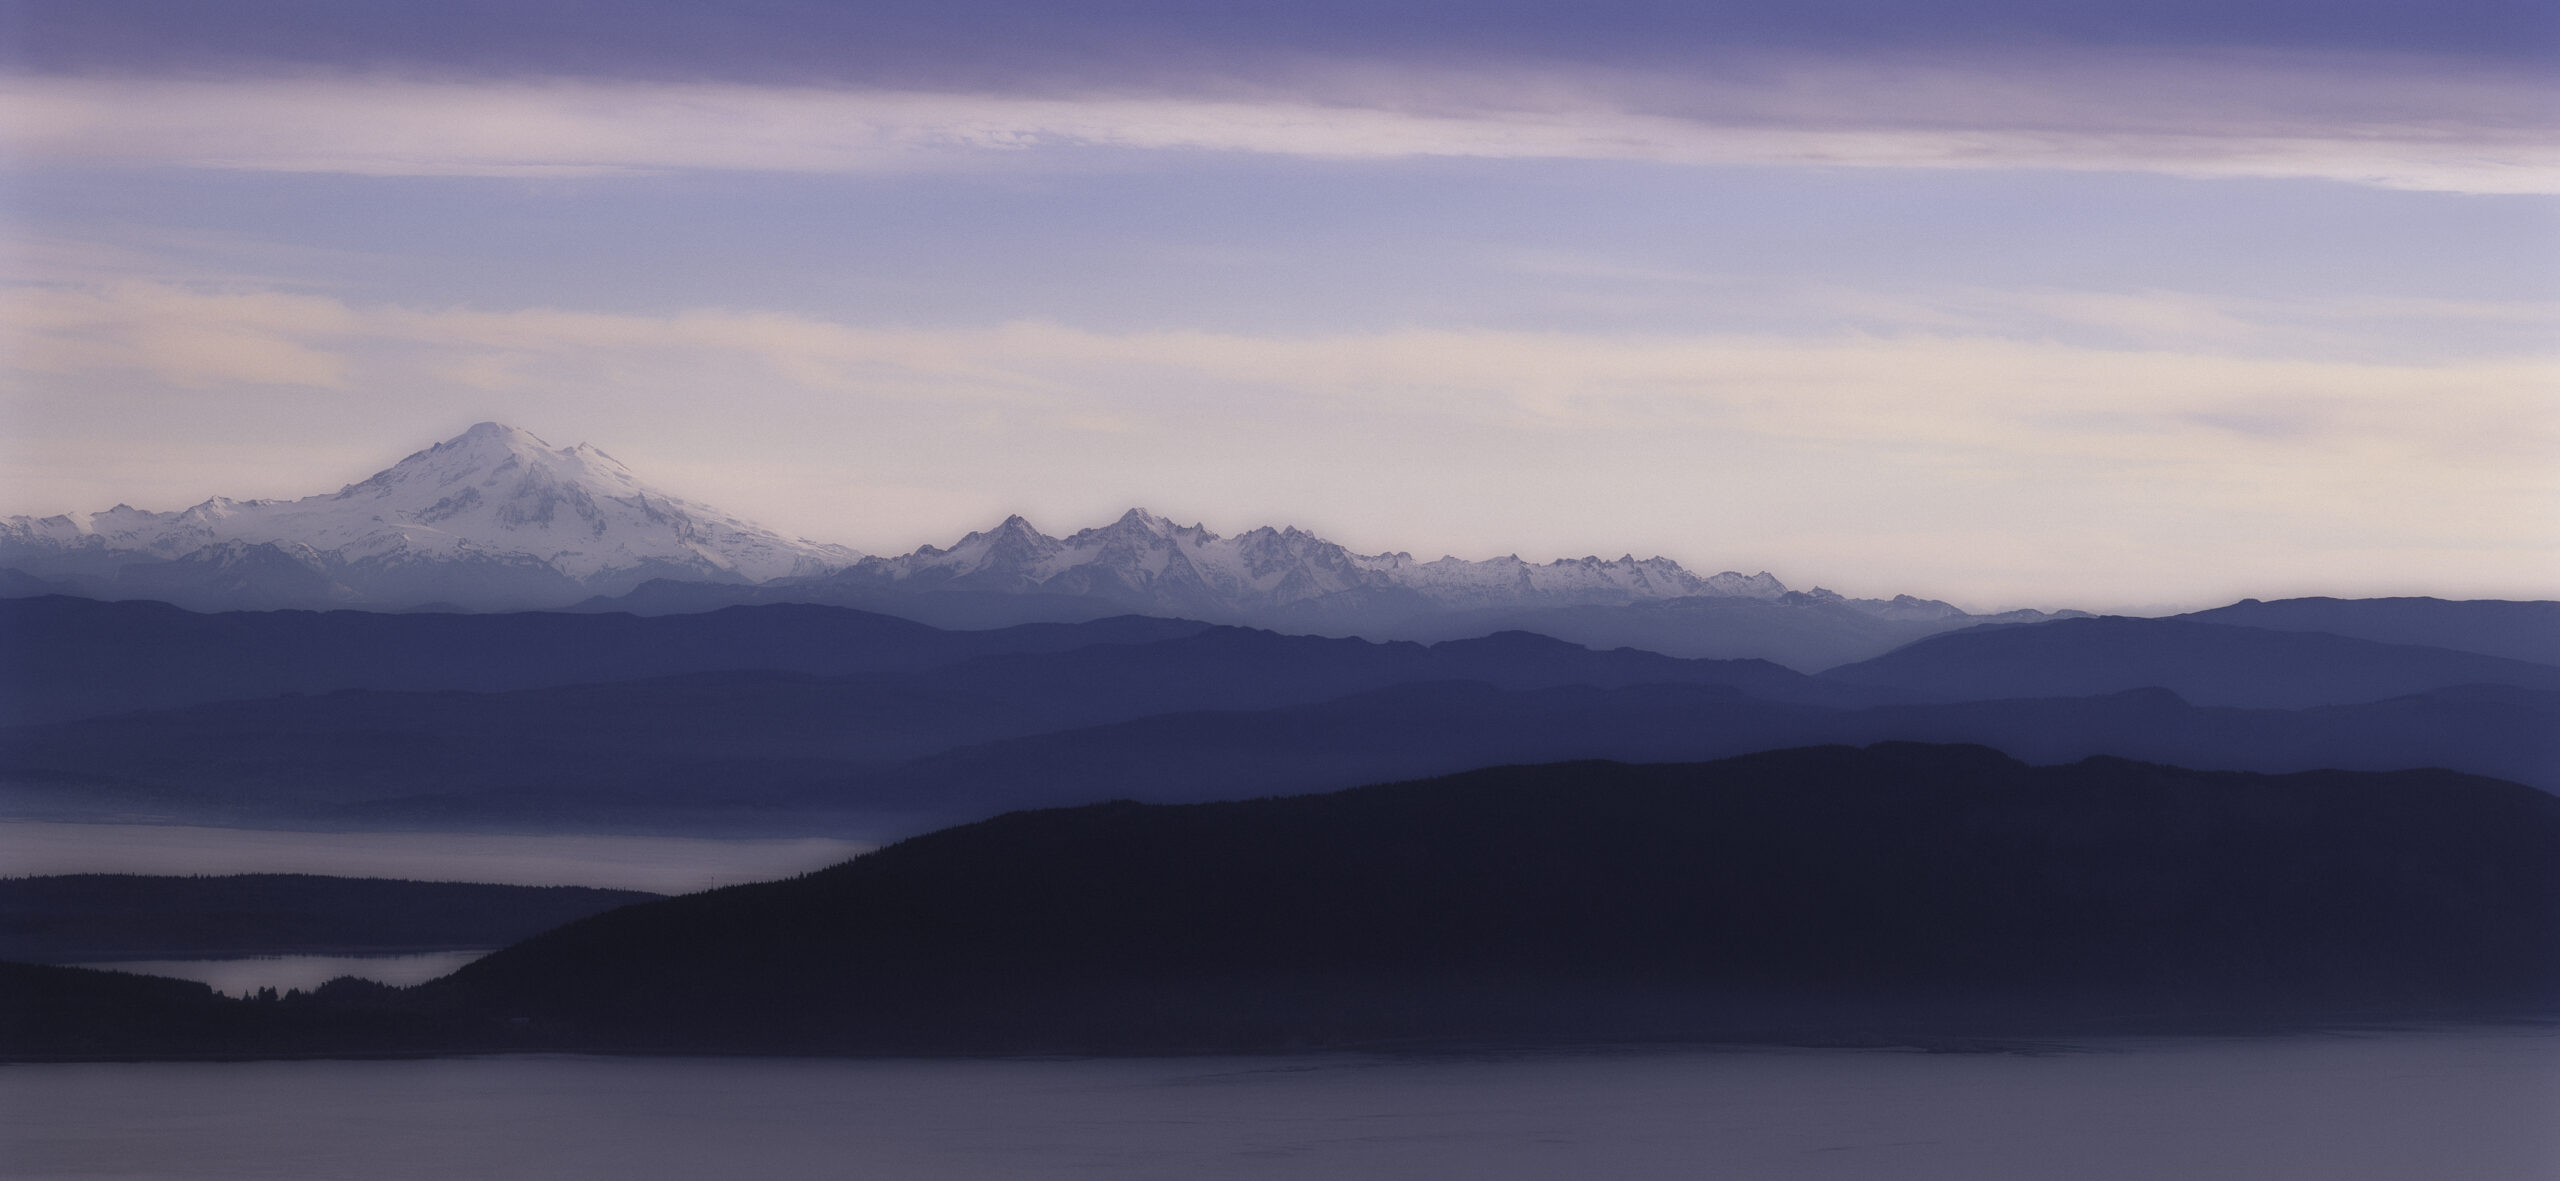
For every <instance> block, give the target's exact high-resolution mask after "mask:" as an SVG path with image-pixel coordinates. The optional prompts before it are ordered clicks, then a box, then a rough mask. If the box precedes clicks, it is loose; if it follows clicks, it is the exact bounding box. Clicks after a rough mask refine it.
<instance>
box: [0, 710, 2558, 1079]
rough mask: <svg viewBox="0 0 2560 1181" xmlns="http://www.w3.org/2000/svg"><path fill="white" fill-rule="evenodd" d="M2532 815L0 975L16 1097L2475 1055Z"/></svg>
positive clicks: (1834, 827)
mask: <svg viewBox="0 0 2560 1181" xmlns="http://www.w3.org/2000/svg"><path fill="white" fill-rule="evenodd" d="M2555 933H2560V799H2555V798H2553V797H2551V796H2549V795H2546V794H2544V793H2541V792H2536V791H2533V790H2531V789H2528V788H2524V787H2521V786H2518V785H2514V784H2508V783H2502V782H2498V781H2494V780H2487V779H2481V778H2476V777H2471V776H2463V775H2457V774H2451V773H2446V772H2434V771H2417V772H2395V773H2379V774H2377V773H2354V772H2335V771H2331V772H2311V773H2302V774H2294V775H2282V776H2263V775H2250V774H2236V773H2205V772H2194V771H2185V770H2180V769H2177V768H2173V767H2165V766H2159V765H2154V764H2145V763H2136V762H2131V761H2126V760H2121V759H2093V760H2087V761H2083V762H2079V763H2074V764H2070V765H2066V766H2054V767H2032V766H2028V765H2025V764H2022V763H2019V762H2017V761H2015V760H2012V759H2009V758H2006V757H2004V756H2001V755H1999V754H1997V753H1995V752H1991V751H1988V750H1984V749H1981V748H1974V747H1950V746H1923V745H1914V744H1884V745H1880V746H1875V747H1870V748H1867V749H1864V750H1860V749H1851V748H1844V747H1821V748H1809V749H1797V750H1788V751H1779V752H1769V753H1763V754H1756V755H1751V756H1745V757H1742V758H1737V759H1730V760H1724V761H1720V762H1715V763H1708V764H1693V765H1657V766H1626V765H1621V764H1612V763H1568V764H1556V765H1546V766H1538V767H1512V768H1498V769H1491V770H1483V771H1475V772H1470V773H1467V774H1463V775H1457V776H1451V777H1447V778H1442V779H1436V780H1429V781H1424V782H1416V783H1406V784H1398V785H1390V786H1381V787H1370V788H1361V789H1356V790H1351V791H1346V792H1340V793H1335V794H1331V795H1321V796H1301V797H1293V798H1285V799H1264V800H1254V801H1242V802H1232V803H1219V804H1201V805H1187V806H1148V805H1140V804H1130V803H1113V804H1101V805H1094V806H1089V807H1083V808H1073V809H1063V810H1051V811H1041V812H1025V813H1016V814H1011V815H1007V816H1003V817H1000V818H997V819H994V820H990V821H986V822H982V823H978V824H973V825H969V826H965V827H961V828H956V829H951V830H947V831H943V832H938V833H934V834H931V835H929V836H923V837H918V838H916V839H913V840H909V841H906V842H902V843H900V844H897V845H894V846H891V847H889V848H886V849H883V850H880V851H878V852H875V853H872V854H869V855H867V856H864V857H861V858H858V859H856V860H854V861H852V862H848V863H846V864H844V865H840V866H837V867H835V868H833V869H829V870H825V871H822V872H819V873H815V874H810V875H806V876H804V877H800V878H796V879H791V880H788V881H781V882H772V883H763V884H758V885H751V886H739V887H732V888H728V889H722V890H714V891H710V892H707V893H703V894H696V895H689V896H685V897H680V898H674V899H668V900H665V901H661V902H652V903H645V904H641V905H636V906H630V907H624V908H621V909H617V910H614V911H610V912H607V913H604V914H600V915H597V916H594V917H591V918H587V919H583V920H580V921H578V922H575V923H572V924H570V925H568V926H565V927H562V928H559V929H557V930H554V931H550V932H547V933H545V934H542V935H539V936H536V937H534V938H532V939H529V940H526V941H525V942H523V943H520V944H517V945H515V946H513V947H510V948H507V949H505V950H503V951H500V952H498V953H496V954H493V955H491V956H489V957H486V958H484V959H482V960H479V961H477V962H475V963H473V964H471V965H469V966H467V967H466V968H464V969H462V970H461V971H459V972H457V973H456V974H454V975H452V976H450V977H447V978H445V979H443V980H440V981H436V982H431V983H429V984H427V985H424V986H420V987H418V988H416V989H412V990H407V991H405V992H393V991H391V990H384V989H376V988H365V987H359V986H346V987H333V988H330V989H324V990H322V993H321V994H319V995H317V996H313V997H297V998H294V999H293V1000H292V1001H290V1002H286V1003H271V1004H268V1005H264V1006H260V1005H256V1004H252V1003H249V1002H225V1001H218V1000H213V999H209V998H207V997H204V996H203V995H201V994H198V993H183V991H182V990H168V989H159V990H154V989H151V988H146V987H144V986H141V985H139V984H127V983H122V982H115V981H100V980H97V979H95V978H93V977H91V976H87V975H83V974H78V973H69V972H66V971H59V970H40V969H32V968H23V967H12V968H9V969H6V970H0V1001H5V1003H0V1013H6V1014H7V1016H6V1017H5V1018H0V1052H5V1053H7V1054H8V1055H9V1056H12V1057H29V1056H46V1055H69V1056H98V1055H139V1056H168V1055H183V1054H200V1053H222V1054H260V1053H305V1052H324V1053H345V1052H446V1051H480V1050H488V1049H493V1048H511V1049H577V1050H649V1051H668V1050H681V1051H700V1052H724V1053H737V1052H745V1053H759V1052H761V1053H884V1052H885V1053H988V1052H997V1053H1022V1052H1079V1053H1086V1052H1106V1053H1109V1052H1123V1053H1126V1052H1144V1053H1161V1052H1168V1051H1204V1050H1222V1051H1224V1050H1260V1049H1274V1048H1288V1047H1311V1046H1337V1045H1384V1044H1415V1043H1426V1044H1428V1043H1439V1044H1453V1043H1454V1044H1481V1043H1485V1042H1501V1043H1512V1044H1517V1043H1523V1042H1529V1043H1535V1042H1547V1041H1570V1042H1577V1043H1587V1042H1590V1041H1594V1040H1648V1039H1696V1038H1702V1039H1716V1040H1770V1041H1790V1040H1794V1041H1801V1040H1833V1041H1837V1040H1851V1041H1867V1042H1893V1041H1904V1042H1907V1041H1911V1040H1915V1039H1918V1040H1929V1039H1942V1038H1978V1037H2009V1036H2037V1035H2057V1034H2070V1033H2082V1034H2085V1033H2092V1032H2100V1031H2109V1032H2123V1031H2186V1032H2197V1031H2226V1032H2227V1031H2241V1030H2264V1029H2269V1028H2289V1027H2300V1026H2304V1025H2314V1024H2323V1023H2334V1022H2341V1021H2353V1022H2362V1021H2376V1020H2469V1019H2483V1018H2496V1017H2511V1016H2518V1015H2535V1014H2548V1013H2551V1012H2552V1011H2553V1010H2554V1007H2555V1005H2560V939H2555V938H2554V937H2553V936H2554V935H2555Z"/></svg>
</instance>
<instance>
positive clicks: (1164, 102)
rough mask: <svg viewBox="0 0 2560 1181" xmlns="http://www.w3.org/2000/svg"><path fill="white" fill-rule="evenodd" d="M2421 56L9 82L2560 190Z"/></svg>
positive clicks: (477, 136)
mask: <svg viewBox="0 0 2560 1181" xmlns="http://www.w3.org/2000/svg"><path fill="white" fill-rule="evenodd" d="M2442 66H2443V63H2429V62H2416V61H2412V60H2406V59H2369V58H2356V59H2335V58H2311V59H2305V58H2300V57H2284V58H2269V59H2258V58H2249V57H2228V56H2225V57H2209V58H2199V57H2194V56H2174V57H2131V58H2128V57H2124V56H2121V55H2114V56H2108V57H2104V58H2096V59H2090V60H2085V61H2084V60H2071V59H2069V58H2067V57H2059V58H2050V59H2038V60H2033V61H2026V62H2006V63H1995V64H1989V65H1986V64H1982V63H1978V62H1966V61H1961V60H1954V59H1928V60H1909V61H1864V62H1846V63H1844V62H1839V61H1833V60H1828V59H1820V58H1785V57H1779V58H1769V59H1766V60H1760V61H1755V62H1753V63H1751V64H1750V65H1749V66H1748V67H1734V68H1727V69H1708V70H1702V71H1699V72H1696V73H1678V72H1674V73H1627V72H1623V71H1616V72H1612V71H1598V72H1594V71H1583V70H1571V69H1541V70H1533V71H1528V72H1507V73H1506V72H1499V71H1494V72H1487V71H1483V70H1473V71H1470V70H1440V71H1430V70H1415V69H1409V68H1387V67H1382V66H1377V65H1374V64H1371V65H1364V64H1361V63H1329V64H1323V65H1321V66H1316V67H1310V68H1308V69H1307V70H1305V71H1303V72H1301V73H1300V74H1298V75H1296V76H1293V77H1291V78H1289V79H1286V80H1284V81H1282V82H1278V83H1271V84H1256V85H1243V84H1225V85H1209V84H1202V85H1198V86H1191V87H1187V88H1174V89H1160V90H1156V91H1146V90H1132V89H1127V88H1122V89H1117V90H1105V91H1038V90H1016V91H984V92H952V91H924V90H891V89H863V88H831V87H811V86H760V85H744V84H734V83H656V82H633V81H595V80H567V79H549V80H531V81H526V80H495V81H490V80H477V81H456V80H427V79H417V78H392V77H381V76H366V77H349V76H300V77H235V78H210V79H208V78H157V77H140V76H128V77H106V76H94V75H79V76H71V75H31V74H20V75H15V76H10V77H7V78H0V154H5V155H7V156H9V157H12V158H14V159H15V160H17V161H18V162H19V163H20V164H21V165H22V166H79V165H146V166H149V165H169V166H179V167H192V168H218V169H249V170H267V171H284V172H324V173H325V172H335V173H355V174H362V175H377V176H487V177H532V178H545V177H592V176H610V175H615V174H624V173H635V172H651V171H665V170H684V169H712V170H744V171H776V172H861V171H871V170H905V169H918V168H953V167H983V166H985V165H986V164H987V163H989V162H990V161H995V162H1003V161H1008V160H1010V161H1015V162H1036V161H1041V160H1044V159H1047V158H1048V157H1049V156H1050V155H1054V154H1055V153H1059V152H1077V151H1081V152H1092V151H1119V152H1141V153H1162V152H1201V151H1206V152H1236V153H1253V154H1263V155H1276V156H1291V157H1305V158H1321V159H1334V160H1363V159H1366V160H1393V159H1404V158H1413V157H1434V156H1439V157H1478V158H1492V159H1516V160H1540V159H1583V160H1590V159H1609V160H1639V161H1654V162H1662V163H1670V164H1687V165H1730V164H1749V165H1793V166H1838V167H1885V168H1932V169H1951V168H1952V169H1983V168H2000V169H2013V168H2049V169H2072V170H2128V171H2146V172H2164V173H2171V174H2176V175H2182V176H2198V177H2219V176H2247V177H2308V178H2318V179H2326V180H2336V181H2346V182H2350V183H2356V184H2369V185H2379V186H2385V187H2394V188H2409V189H2433V190H2450V191H2461V192H2491V193H2517V192H2526V193H2549V192H2560V137H2555V136H2554V134H2553V128H2554V124H2555V120H2554V119H2553V117H2552V111H2551V109H2550V108H2551V105H2552V104H2550V102H2549V101H2548V100H2547V98H2546V97H2544V95H2543V92H2542V89H2541V86H2540V80H2539V79H2538V78H2531V77H2520V76H2515V75H2511V74H2501V73H2494V72H2493V73H2487V74H2480V75H2464V74H2460V73H2449V72H2447V71H2446V70H2445V69H2443V68H2442Z"/></svg>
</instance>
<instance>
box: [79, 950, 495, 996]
mask: <svg viewBox="0 0 2560 1181" xmlns="http://www.w3.org/2000/svg"><path fill="white" fill-rule="evenodd" d="M491 950H493V949H489V948H482V949H480V950H477V951H427V952H418V953H415V954H411V955H250V956H237V957H233V958H230V959H218V960H116V961H113V962H110V963H100V964H75V965H73V966H74V967H80V968H100V969H104V970H106V971H109V972H134V973H138V974H141V975H144V976H175V977H177V978H178V979H180V980H197V981H202V982H203V983H206V984H210V985H212V986H213V990H214V991H215V992H219V993H224V994H227V995H230V996H247V995H249V994H250V993H253V992H256V991H258V990H259V989H261V988H272V989H274V990H276V991H277V992H280V993H281V992H286V991H289V990H291V989H296V988H299V989H302V990H304V991H306V992H308V991H310V990H311V989H314V988H317V987H319V986H320V985H322V984H326V983H328V982H329V981H331V980H335V979H337V978H338V977H340V976H360V977H363V978H364V979H366V980H373V981H379V982H381V983H383V984H394V985H399V986H401V987H403V988H405V987H407V986H409V985H412V984H424V983H426V982H427V981H430V980H433V979H435V978H436V977H438V976H443V975H446V974H448V973H451V972H452V971H453V970H454V969H456V968H459V967H461V966H462V965H464V964H467V963H470V962H471V961H473V960H476V959H479V958H480V957H481V956H484V955H487V954H489V952H490V951H491Z"/></svg>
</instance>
